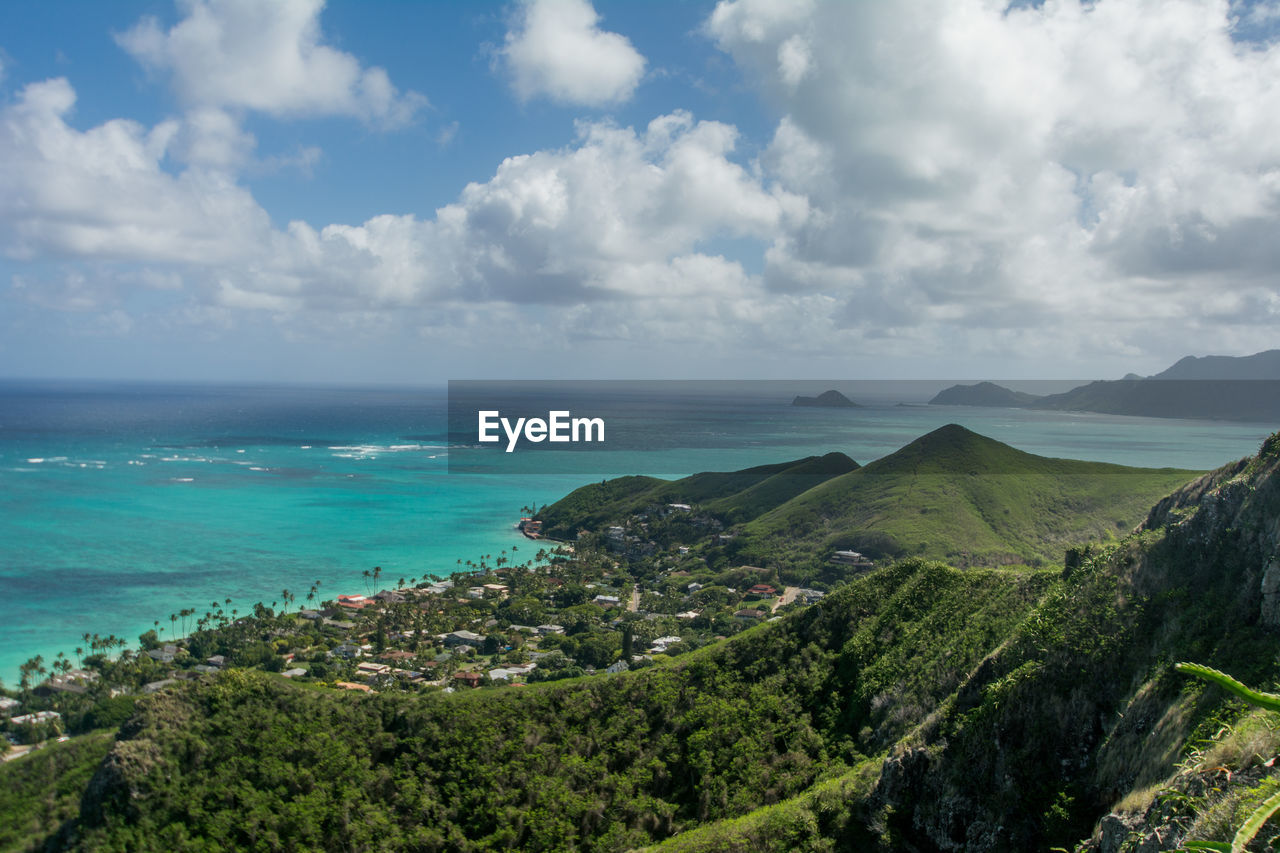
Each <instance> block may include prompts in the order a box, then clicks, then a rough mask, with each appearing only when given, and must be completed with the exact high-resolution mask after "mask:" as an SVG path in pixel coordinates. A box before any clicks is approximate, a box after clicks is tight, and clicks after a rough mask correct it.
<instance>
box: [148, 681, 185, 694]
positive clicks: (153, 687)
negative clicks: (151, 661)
mask: <svg viewBox="0 0 1280 853" xmlns="http://www.w3.org/2000/svg"><path fill="white" fill-rule="evenodd" d="M177 683H178V679H176V678H162V679H160V680H159V681H153V682H151V683H150V684H144V685H142V692H143V693H156V692H158V691H160V690H164V689H165V688H166V687H168V686H169V685H170V684H177Z"/></svg>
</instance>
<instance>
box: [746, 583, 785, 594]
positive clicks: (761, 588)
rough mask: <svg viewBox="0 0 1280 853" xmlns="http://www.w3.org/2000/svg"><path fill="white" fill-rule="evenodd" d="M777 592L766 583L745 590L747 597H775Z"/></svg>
mask: <svg viewBox="0 0 1280 853" xmlns="http://www.w3.org/2000/svg"><path fill="white" fill-rule="evenodd" d="M777 594H778V591H777V590H776V589H774V588H773V587H772V586H770V585H769V584H767V583H758V584H756V585H755V586H753V587H751V588H750V589H748V590H747V595H777Z"/></svg>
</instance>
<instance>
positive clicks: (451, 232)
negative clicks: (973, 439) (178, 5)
mask: <svg viewBox="0 0 1280 853" xmlns="http://www.w3.org/2000/svg"><path fill="white" fill-rule="evenodd" d="M1005 6H1006V4H1005V3H1003V2H994V0H913V2H908V3H887V2H886V3H871V2H866V3H861V2H859V3H845V2H828V3H820V2H792V0H787V1H786V2H782V0H734V2H722V3H721V4H720V5H719V6H717V7H716V10H715V12H714V13H713V14H712V15H711V17H710V19H709V21H708V22H707V32H708V33H709V34H710V35H711V37H712V38H714V39H715V42H716V44H717V45H718V46H719V47H720V48H721V49H723V50H724V51H726V52H727V53H728V54H729V55H730V56H731V57H732V58H733V60H734V61H735V62H736V63H738V65H739V66H740V67H741V68H742V69H743V71H744V73H745V77H746V79H747V81H748V82H749V84H750V85H752V86H755V87H756V88H757V89H758V90H759V92H760V93H761V95H762V97H763V98H765V99H766V100H767V102H768V103H769V104H770V105H772V107H773V109H775V110H776V114H777V116H778V117H779V120H778V121H777V124H776V126H775V128H774V130H773V132H772V135H771V138H768V139H763V140H748V141H747V144H743V143H742V141H741V140H740V139H739V133H738V131H737V130H736V129H735V128H734V127H732V126H730V125H728V124H725V123H722V122H714V121H698V120H696V119H695V118H694V117H693V116H692V115H690V114H688V113H686V112H683V111H678V110H677V111H673V112H671V113H669V114H667V115H661V116H658V117H656V118H654V119H653V120H652V121H650V122H649V123H648V124H647V125H645V126H642V127H637V128H628V127H620V126H617V125H615V124H612V123H610V122H603V121H596V122H581V123H579V125H578V129H577V136H576V138H574V139H573V140H572V141H571V143H570V144H568V145H566V146H565V147H563V148H558V149H546V150H539V151H533V152H531V153H522V154H517V155H515V156H511V157H508V158H507V159H505V160H504V161H502V163H501V164H499V165H498V166H497V167H496V168H495V170H494V172H493V174H492V176H491V177H490V178H489V179H487V180H485V181H480V182H475V183H471V184H469V185H467V186H466V187H465V188H464V189H462V190H461V192H460V193H459V194H458V195H457V197H456V198H455V199H454V200H453V201H452V203H449V204H446V205H444V206H442V207H440V208H439V209H438V210H436V211H434V213H432V214H426V213H419V214H417V215H413V214H405V215H382V216H375V217H372V218H370V219H368V220H367V221H365V222H363V223H332V224H327V225H325V224H321V223H315V224H309V223H305V222H293V223H289V224H288V225H286V226H284V227H278V226H274V225H273V224H272V221H271V217H270V216H269V215H268V213H267V211H265V210H263V209H262V207H261V206H260V205H259V204H258V202H257V201H256V200H255V199H254V197H253V195H252V194H251V193H250V192H249V190H248V189H247V188H246V186H245V185H244V184H243V183H242V180H241V178H240V177H238V176H242V175H243V174H245V168H246V163H247V162H249V161H250V160H251V159H252V153H253V150H254V147H255V140H254V138H253V137H252V136H251V135H249V134H248V133H247V132H245V131H244V130H243V128H242V127H241V125H240V124H239V121H238V116H239V115H240V114H242V113H243V111H244V110H248V109H254V110H260V111H263V112H266V113H269V114H272V115H300V114H318V113H330V114H346V115H355V116H360V117H361V118H364V119H366V120H369V121H374V122H382V123H394V121H397V120H400V119H399V118H397V116H403V115H404V113H403V111H404V110H405V109H409V107H410V106H411V104H410V102H411V101H412V99H411V98H406V96H403V95H400V94H398V93H396V92H395V91H394V89H390V90H388V89H385V88H384V89H383V91H384V94H385V93H386V92H389V93H390V94H386V96H385V97H382V98H377V97H374V98H369V97H367V90H369V89H370V88H371V89H374V90H376V89H378V86H376V85H374V86H372V87H368V86H365V85H364V84H363V83H361V82H360V81H362V80H364V79H365V78H367V77H368V75H369V74H371V73H372V72H371V71H367V70H365V69H362V68H361V67H360V66H359V65H358V63H356V61H355V60H354V59H352V58H351V57H349V56H347V55H346V54H341V53H339V52H337V51H334V50H332V49H331V48H327V47H324V46H323V45H321V44H320V43H319V34H318V33H319V30H318V25H317V23H316V14H318V10H319V6H318V4H314V3H306V4H301V5H290V4H283V3H281V4H273V5H270V6H261V5H258V6H238V5H230V4H221V3H219V4H215V3H212V2H196V0H192V2H190V3H188V4H187V5H186V6H184V7H183V8H184V10H185V17H184V18H183V21H182V22H181V23H179V24H178V25H177V26H175V27H174V28H172V29H170V30H168V31H167V32H166V31H162V30H161V28H160V27H159V25H158V24H155V23H154V22H151V23H148V22H143V23H142V24H140V25H139V26H138V27H136V28H135V29H134V30H132V31H130V33H128V34H127V35H126V36H123V37H122V43H125V44H126V45H127V46H129V48H130V50H132V51H133V52H134V53H135V55H137V56H139V57H141V58H143V59H144V60H145V61H147V62H148V63H150V64H151V65H152V66H153V67H155V68H157V69H161V70H165V71H167V72H169V73H171V74H172V75H173V82H174V86H175V89H176V90H177V91H178V92H179V94H180V96H181V97H182V99H183V102H184V106H185V107H186V112H185V113H184V114H183V116H182V117H181V118H177V119H171V120H166V121H163V122H160V123H159V124H157V125H155V126H152V127H146V126H143V125H141V124H138V123H135V122H131V121H127V120H116V121H109V122H106V123H104V124H101V125H98V126H96V127H91V128H88V129H77V128H76V127H74V126H73V125H72V124H71V123H70V118H69V117H70V115H71V110H72V105H73V103H74V100H75V94H74V92H73V90H72V88H71V86H70V85H69V84H68V83H67V82H66V81H65V80H60V79H58V80H49V81H45V82H42V83H35V84H31V85H28V86H26V87H25V88H24V89H22V90H21V92H20V93H19V94H18V95H17V96H16V97H14V98H13V99H12V100H11V101H10V102H8V103H6V104H4V105H2V106H0V250H3V251H4V252H5V253H6V254H7V255H8V256H9V257H11V258H17V259H31V260H35V261H46V262H47V261H57V262H60V263H61V264H62V265H63V266H64V267H67V269H63V270H60V271H58V272H56V273H54V274H51V275H50V277H49V281H48V282H44V283H42V281H41V276H40V274H39V273H37V272H34V271H33V272H30V273H26V272H24V273H23V275H22V276H21V277H20V279H19V280H17V281H16V282H15V284H16V285H20V287H19V288H18V289H19V290H20V293H21V295H23V296H24V297H25V298H27V299H29V300H30V301H32V302H34V303H38V304H42V305H48V306H51V307H53V308H61V309H64V310H68V311H72V310H76V311H85V310H88V306H108V307H112V308H113V310H119V308H118V306H119V305H121V304H122V302H121V300H120V299H118V298H116V297H117V295H118V294H119V293H123V292H125V291H127V290H128V288H130V287H135V288H143V289H147V291H148V292H149V293H152V294H163V296H164V297H165V299H168V300H170V301H171V302H172V303H174V304H179V305H180V308H181V312H180V313H181V316H185V317H189V318H193V321H194V319H198V318H204V320H202V321H201V322H203V321H205V320H209V318H218V322H223V323H230V322H231V321H230V320H229V319H228V318H233V317H238V316H244V315H253V314H262V315H267V316H270V317H272V318H274V319H275V320H276V321H277V322H279V323H280V324H282V325H285V324H296V325H298V326H305V325H307V324H311V326H312V327H314V328H317V329H336V328H352V329H383V328H384V327H385V324H388V323H396V322H405V323H410V324H413V325H414V326H416V327H417V328H419V329H424V330H429V334H431V335H435V336H444V335H448V334H455V333H457V334H461V333H460V332H456V330H458V329H461V330H469V331H468V332H467V333H468V334H470V333H472V332H475V331H476V330H483V329H484V328H485V327H486V322H487V321H489V320H492V321H493V322H495V323H499V324H504V325H515V324H518V322H527V323H529V324H531V327H533V326H536V328H537V329H538V330H539V334H540V335H543V336H545V337H546V338H548V339H554V338H557V337H560V338H562V339H564V340H576V341H584V340H609V341H621V342H629V343H631V344H633V345H634V346H635V347H636V348H638V349H642V348H644V347H648V348H650V349H651V350H658V349H661V348H663V347H664V346H666V345H667V344H671V345H673V346H676V347H694V346H703V347H711V348H715V347H721V348H722V351H724V352H739V353H744V354H750V353H753V352H754V353H760V352H766V351H768V352H774V353H776V354H778V357H779V358H780V359H785V358H786V357H787V354H789V355H790V356H791V358H793V359H795V360H793V361H792V362H790V363H792V364H797V363H802V362H800V361H799V359H801V358H809V357H821V356H824V355H825V356H833V355H834V356H840V355H843V354H844V353H849V352H855V351H856V352H861V353H876V354H878V355H880V356H884V357H892V358H903V357H906V356H919V357H921V358H923V359H927V360H928V361H929V363H930V364H932V365H934V367H933V370H934V371H936V370H937V365H938V364H940V363H943V362H941V361H940V359H941V358H943V357H951V356H952V354H954V353H964V354H966V357H967V358H968V359H969V361H970V362H971V363H972V362H973V361H974V360H975V359H976V360H979V361H980V360H982V359H986V361H985V362H982V363H987V364H992V365H997V366H999V365H1009V364H1011V363H1013V361H1012V359H1014V358H1018V357H1022V358H1026V359H1028V360H1030V361H1032V362H1034V363H1037V364H1039V365H1042V366H1043V365H1052V364H1057V363H1062V362H1064V361H1075V362H1076V363H1077V364H1085V363H1087V362H1088V359H1089V358H1090V357H1092V358H1093V363H1094V364H1103V363H1106V362H1107V359H1108V358H1114V357H1123V358H1125V359H1126V363H1127V364H1129V365H1133V367H1134V368H1135V369H1139V368H1140V367H1141V366H1142V364H1134V362H1133V360H1132V359H1133V358H1135V357H1136V356H1139V355H1141V356H1143V357H1144V358H1148V359H1150V361H1149V362H1147V364H1148V366H1150V367H1151V368H1153V369H1154V368H1157V367H1159V366H1161V365H1160V362H1161V361H1164V360H1167V358H1168V357H1170V356H1176V355H1181V354H1184V353H1185V352H1187V351H1188V350H1189V349H1194V350H1196V351H1214V350H1217V351H1224V352H1243V351H1251V350H1257V349H1263V348H1268V347H1272V346H1274V345H1275V342H1274V338H1273V336H1274V328H1275V327H1276V325H1277V321H1278V320H1280V288H1277V287H1276V285H1275V277H1274V270H1275V269H1276V268H1277V267H1278V266H1280V243H1277V242H1276V241H1275V240H1274V239H1273V237H1274V234H1275V233H1276V230H1277V228H1280V47H1277V46H1276V45H1275V44H1274V43H1272V42H1268V41H1266V40H1261V41H1259V40H1257V39H1253V40H1251V41H1242V40H1241V33H1240V28H1241V27H1243V26H1245V25H1246V23H1247V24H1248V25H1249V26H1252V27H1255V28H1257V27H1260V26H1262V25H1263V24H1265V21H1263V22H1262V23H1259V21H1257V20H1254V19H1255V18H1257V17H1258V16H1257V15H1255V14H1253V13H1252V12H1248V11H1247V10H1240V9H1236V8H1235V7H1232V6H1228V5H1225V4H1210V3H1201V2H1192V0H1161V2H1155V0H1097V2H1094V3H1088V4H1082V3H1080V2H1076V0H1057V1H1056V2H1048V3H1045V4H1043V5H1041V6H1040V7H1018V8H1014V9H1006V8H1005ZM264 10H266V11H264ZM268 11H269V12H270V13H271V14H272V15H276V16H278V17H279V18H280V21H276V22H275V23H271V22H263V21H257V22H256V23H254V16H255V15H256V16H259V17H260V16H262V15H267V14H268ZM1246 13H1247V14H1246ZM519 15H520V18H519V21H518V22H517V27H516V30H515V31H513V33H512V34H511V35H510V37H509V40H508V43H507V45H506V48H505V50H504V53H503V61H504V62H505V63H506V64H507V67H508V68H509V69H510V71H511V73H512V77H513V82H514V84H515V85H516V86H517V91H518V92H520V93H521V95H522V97H535V96H543V95H545V96H550V97H555V98H558V99H560V100H563V101H566V102H569V103H607V102H611V101H615V100H618V99H620V98H625V97H628V96H629V95H630V93H631V92H632V90H633V89H634V87H635V85H636V84H637V82H638V81H639V79H640V76H641V75H642V73H643V68H644V60H643V59H642V58H641V57H639V55H638V54H636V53H635V51H634V49H633V48H632V47H631V46H630V44H629V43H627V42H626V40H625V39H622V38H621V37H620V36H614V35H613V34H610V33H606V32H603V31H601V30H600V29H599V24H598V20H597V17H596V15H595V13H594V11H593V10H592V9H591V7H590V6H588V5H586V4H585V3H579V2H576V1H575V2H568V0H565V2H560V3H547V2H534V3H528V4H526V5H523V6H521V7H520V8H519ZM1246 19H1248V20H1246ZM281 21H283V23H282V22H281ZM236 22H238V23H236ZM236 27H249V28H251V29H257V30H259V31H261V32H267V31H271V32H273V33H274V34H275V35H274V36H273V37H271V38H268V39H264V40H262V41H261V42H260V43H259V42H254V43H253V44H249V45H245V44H242V43H240V42H239V41H236V40H234V39H232V40H227V39H226V33H229V32H232V31H234V30H235V28H236ZM575 39H585V41H583V42H582V43H581V44H580V43H578V42H577V41H575ZM250 41H251V42H252V40H250ZM255 44H256V45H257V46H254V45H255ZM265 45H274V47H272V48H271V49H268V48H267V47H266V46H265ZM281 45H284V47H281ZM557 45H558V46H557ZM584 45H585V46H584ZM535 48H536V50H535ZM521 50H525V51H526V52H525V53H521V52H520V51H521ZM539 51H541V52H539ZM239 52H247V53H246V54H245V56H244V57H241V54H240V53H239ZM250 53H251V54H252V57H250V56H248V54H250ZM273 57H276V58H277V59H278V60H279V66H280V68H281V69H283V70H282V71H281V73H280V75H278V77H275V78H272V79H271V80H268V81H266V82H262V81H256V80H255V81H252V82H250V81H247V80H246V79H244V78H243V77H242V76H241V75H242V72H241V71H240V70H238V69H239V66H245V67H248V66H251V65H253V64H254V63H259V64H264V63H265V65H266V66H268V67H274V66H272V62H274V61H276V60H275V59H273ZM565 58H567V59H572V60H575V61H582V62H585V63H586V65H585V66H575V67H574V68H568V67H566V66H564V65H560V64H557V63H558V61H559V60H560V59H565ZM202 63H205V64H206V65H202ZM521 63H524V64H523V65H522V64H521ZM206 66H207V67H206ZM202 68H203V69H205V70H201V69H202ZM344 69H345V70H344ZM376 70H377V69H374V71H376ZM304 71H305V72H306V73H303V72H304ZM312 72H314V74H313V73H312ZM259 76H261V75H259ZM375 76H376V75H375ZM381 79H383V80H385V75H383V77H382V78H381ZM290 81H292V82H290ZM259 84H261V85H259ZM388 86H389V84H388ZM592 86H596V87H598V88H595V89H592V88H590V87H592ZM362 87H363V88H362ZM520 87H524V88H520ZM575 87H586V88H575ZM379 104H381V105H382V106H379ZM409 112H410V113H411V112H412V110H411V109H409ZM742 149H746V150H747V151H748V152H758V153H757V154H756V155H755V156H753V155H751V154H745V155H744V154H743V153H742ZM300 156H301V158H302V159H303V160H304V161H306V162H309V161H310V160H311V159H313V158H314V157H315V156H316V154H315V152H314V151H313V150H312V151H309V152H304V153H303V154H302V155H300ZM303 165H305V162H304V163H303ZM125 267H131V268H132V269H134V270H135V274H134V275H133V276H132V277H130V276H127V275H124V274H122V273H121V272H120V270H121V269H122V268H125ZM104 270H105V271H106V273H107V274H103V271H104ZM100 281H101V282H106V284H102V285H100V284H99V282H100ZM42 287H43V288H45V289H44V290H43V291H42V290H41V288H42ZM99 287H109V288H110V293H108V294H107V297H108V298H104V297H103V295H102V294H101V293H96V292H95V288H99ZM161 287H163V288H164V289H163V290H160V289H159V288H161ZM175 316H177V315H175ZM175 322H178V321H177V320H175ZM450 327H452V328H454V329H455V332H452V333H451V332H449V331H448V329H449V328H450ZM424 333H425V332H424ZM948 363H949V362H948ZM747 369H751V368H747ZM1126 369H1127V368H1126Z"/></svg>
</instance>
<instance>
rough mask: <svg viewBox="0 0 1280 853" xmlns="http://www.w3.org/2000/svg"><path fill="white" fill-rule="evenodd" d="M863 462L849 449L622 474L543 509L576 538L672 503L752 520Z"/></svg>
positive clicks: (557, 533)
mask: <svg viewBox="0 0 1280 853" xmlns="http://www.w3.org/2000/svg"><path fill="white" fill-rule="evenodd" d="M857 467H858V463H857V462H854V461H853V460H852V459H850V458H849V457H848V456H846V455H844V454H843V453H828V454H826V455H825V456H809V457H806V458H804V459H799V460H796V461H793V462H780V463H776V464H773V465H759V466H757V467H754V468H747V469H745V470H742V471H731V472H727V473H721V472H704V473H701V474H693V475H692V476H689V477H684V478H682V479H680V480H660V479H657V478H656V477H619V478H617V479H613V480H607V481H604V482H601V483H592V484H591V485H588V486H583V487H582V488H580V489H575V490H574V491H573V492H571V493H569V494H568V495H567V496H565V497H564V498H562V499H560V500H559V501H556V502H555V503H554V504H552V505H551V506H549V507H544V508H543V509H542V511H541V512H539V513H538V518H540V519H541V520H542V522H543V525H544V530H545V531H546V533H547V534H548V535H549V536H552V537H554V538H559V539H572V538H574V537H575V536H576V535H577V532H578V530H579V529H580V528H587V529H598V528H599V527H601V526H602V525H604V524H606V523H608V522H611V521H614V520H618V519H625V518H626V517H627V516H630V515H632V514H633V513H638V512H642V511H644V510H645V509H647V508H649V507H653V506H657V507H662V506H665V505H666V504H669V503H688V504H698V505H699V508H700V509H703V510H705V511H707V512H711V513H714V514H716V515H718V516H721V517H723V518H724V519H726V520H729V521H746V520H749V519H751V518H755V517H756V516H757V515H759V514H760V513H762V512H765V511H767V510H770V509H772V508H774V507H776V506H778V505H779V504H781V503H785V502H786V501H788V500H790V499H791V498H793V497H795V496H796V495H799V494H801V493H803V492H805V491H807V490H809V489H811V488H813V487H814V486H817V485H819V484H821V483H823V482H825V481H827V480H829V479H831V478H832V477H836V476H839V475H841V474H845V473H847V472H849V471H852V470H854V469H856V468H857Z"/></svg>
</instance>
